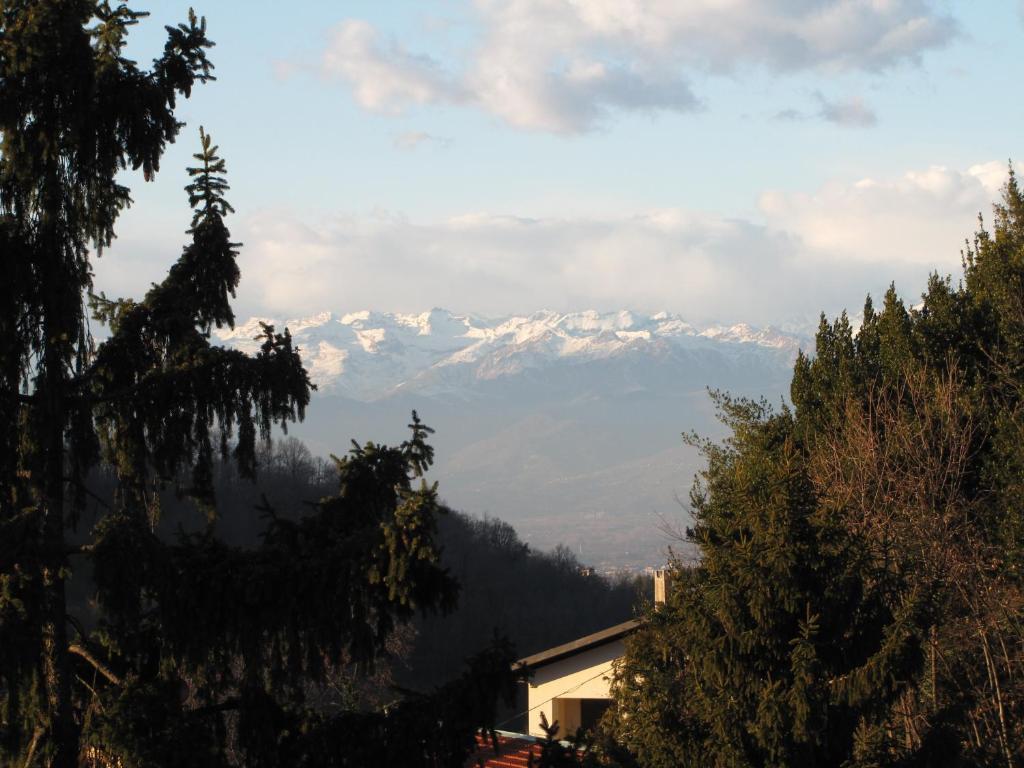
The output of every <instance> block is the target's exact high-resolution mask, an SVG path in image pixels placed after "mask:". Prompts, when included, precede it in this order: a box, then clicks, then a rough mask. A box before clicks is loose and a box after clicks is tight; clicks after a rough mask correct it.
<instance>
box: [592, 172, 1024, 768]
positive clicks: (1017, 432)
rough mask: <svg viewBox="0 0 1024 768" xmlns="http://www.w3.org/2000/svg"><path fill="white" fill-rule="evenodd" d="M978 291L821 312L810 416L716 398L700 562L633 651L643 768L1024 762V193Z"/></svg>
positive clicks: (805, 410)
mask: <svg viewBox="0 0 1024 768" xmlns="http://www.w3.org/2000/svg"><path fill="white" fill-rule="evenodd" d="M989 226H990V227H991V228H983V229H981V230H980V231H979V232H978V233H977V234H976V236H975V238H974V240H973V242H972V243H971V244H970V246H969V248H968V249H967V250H966V251H965V254H964V273H963V276H962V278H961V279H960V280H958V281H956V282H954V281H953V280H952V279H949V278H946V279H943V278H941V277H939V276H938V275H933V277H932V278H931V280H930V281H929V283H928V286H927V290H926V291H925V293H924V295H923V301H922V302H921V304H920V305H918V306H915V307H913V308H908V307H907V306H906V304H905V303H904V302H903V301H902V300H901V298H900V297H899V295H898V294H897V292H896V290H895V288H891V289H890V290H889V291H888V293H887V294H886V295H885V297H884V299H883V301H882V303H881V307H879V308H876V307H875V306H874V304H873V303H872V301H871V300H870V299H868V301H867V303H866V305H865V307H864V312H863V322H862V323H861V325H860V328H859V329H855V328H854V327H853V326H852V325H851V323H850V322H849V320H848V318H847V316H846V315H845V314H844V315H842V316H841V317H839V318H837V319H836V320H834V321H832V322H829V321H827V320H826V319H825V318H824V317H823V318H822V322H821V327H820V330H819V331H818V335H817V342H816V349H815V352H814V354H813V355H801V357H800V358H799V360H798V361H797V364H796V368H795V371H794V374H793V380H792V390H791V393H792V404H793V405H792V407H779V408H773V407H770V406H769V405H768V404H766V403H764V402H751V401H746V400H741V399H733V398H730V397H728V396H726V395H721V396H719V397H718V398H717V403H718V406H719V408H720V411H721V415H722V419H723V420H724V422H725V424H726V425H727V427H728V428H729V430H730V437H729V438H728V439H727V440H726V441H725V442H724V443H717V442H712V441H701V440H695V442H696V443H697V444H698V445H699V446H700V447H701V448H702V450H703V452H704V455H705V458H706V460H707V466H706V469H705V470H704V471H703V472H702V473H701V476H700V478H699V480H700V482H699V483H698V484H697V486H696V487H695V489H694V491H693V494H692V498H691V500H692V506H693V511H694V517H695V525H694V527H693V529H692V530H691V531H690V533H689V538H690V540H691V541H692V542H693V543H694V544H695V545H697V546H698V547H699V549H700V553H701V561H700V564H699V567H697V568H695V569H683V568H680V569H679V570H678V572H677V574H676V576H677V588H676V589H675V590H674V592H673V594H672V596H671V600H670V603H669V605H668V606H667V608H666V609H665V610H661V611H657V612H653V613H652V614H650V616H649V623H648V625H647V628H646V629H645V631H643V632H641V633H639V634H638V635H637V636H636V637H635V638H633V639H632V640H631V641H630V643H629V649H628V653H627V658H626V662H625V664H624V665H623V667H622V668H621V669H620V670H619V673H618V676H617V681H616V696H617V699H618V706H619V712H620V713H621V715H622V716H621V717H619V718H615V717H613V718H611V719H610V720H609V722H608V724H609V725H610V727H611V729H612V730H613V731H614V733H615V738H617V739H619V740H620V742H621V743H623V744H625V745H627V746H628V747H629V749H630V750H631V752H632V753H633V756H634V757H635V758H636V759H637V760H638V761H639V764H640V765H643V766H652V767H657V766H665V767H666V768H667V767H668V766H679V765H687V766H695V767H696V766H706V765H716V766H736V767H737V768H739V767H740V766H768V765H778V766H797V765H799V766H837V765H844V766H850V767H851V768H853V767H855V766H856V767H858V768H868V767H869V766H976V765H985V766H997V765H998V766H1006V768H1013V766H1020V765H1022V764H1024V584H1022V571H1021V566H1022V563H1024V524H1022V521H1024V506H1022V499H1024V493H1022V490H1024V486H1022V478H1024V194H1022V191H1021V189H1020V186H1019V184H1018V181H1017V179H1016V178H1015V176H1014V175H1013V173H1012V171H1011V173H1010V175H1009V180H1008V182H1007V184H1006V186H1005V189H1004V196H1003V200H1002V202H1001V203H1000V204H999V205H997V206H996V207H995V211H994V216H993V221H992V223H991V225H989Z"/></svg>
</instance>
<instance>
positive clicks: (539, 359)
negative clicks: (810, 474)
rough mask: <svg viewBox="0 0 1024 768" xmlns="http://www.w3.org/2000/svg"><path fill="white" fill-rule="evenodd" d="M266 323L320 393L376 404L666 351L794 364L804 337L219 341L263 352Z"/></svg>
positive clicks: (329, 320)
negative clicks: (785, 359)
mask: <svg viewBox="0 0 1024 768" xmlns="http://www.w3.org/2000/svg"><path fill="white" fill-rule="evenodd" d="M260 323H270V324H273V325H275V326H276V327H277V328H278V329H281V328H283V327H285V326H287V327H288V328H289V330H290V331H291V334H292V336H293V338H294V339H295V343H296V344H297V346H299V348H300V350H301V353H302V355H303V359H304V362H305V363H306V365H307V367H308V368H309V371H310V376H311V377H312V378H313V380H314V382H316V384H317V385H318V386H319V388H320V390H321V391H324V392H328V393H334V394H341V395H345V396H348V397H352V398H355V399H358V400H376V399H379V398H381V397H386V396H387V395H389V394H391V393H393V392H395V391H396V390H397V389H398V388H399V387H401V389H402V391H412V390H416V391H423V392H425V393H426V392H436V391H438V390H443V391H459V390H460V389H463V388H465V387H466V386H471V385H472V382H473V381H489V380H494V379H497V378H501V377H503V376H510V375H515V374H517V373H521V372H522V371H524V370H526V369H539V368H543V367H545V366H550V365H562V364H573V363H582V362H586V361H596V360H607V359H612V358H615V357H616V356H619V355H625V354H631V355H635V354H644V353H648V354H650V355H652V356H653V355H662V354H665V352H666V350H672V349H676V350H705V351H706V350H715V351H717V352H719V353H721V354H725V355H728V356H736V355H740V354H782V355H784V356H787V355H788V356H795V354H796V350H797V349H798V347H799V345H800V344H801V342H804V341H805V339H802V338H801V337H799V336H795V335H793V334H788V333H784V332H782V331H779V330H777V329H774V328H753V327H751V326H749V325H747V324H746V323H737V324H735V325H731V326H724V325H712V326H704V327H699V326H695V325H692V324H690V323H688V322H686V321H685V320H683V319H682V317H680V316H678V315H674V314H671V313H669V312H658V313H657V314H654V315H643V314H641V313H636V312H631V311H627V310H622V311H618V312H597V311H594V310H586V311H582V312H570V313H560V312H555V311H552V310H542V311H538V312H534V313H533V314H530V315H519V316H512V317H504V318H500V319H497V320H484V319H480V318H476V317H470V316H468V315H460V314H455V313H452V312H449V311H447V310H444V309H439V308H434V309H431V310H430V311H428V312H422V313H419V314H398V313H394V314H393V313H387V312H374V311H370V310H362V311H358V312H349V313H345V314H335V313H332V312H320V313H317V314H315V315H311V316H309V317H306V318H299V319H295V320H288V321H286V322H285V323H280V322H278V321H276V320H273V319H268V318H252V319H250V320H248V321H246V322H245V323H242V324H240V325H238V326H236V327H235V328H234V329H220V330H218V331H215V334H216V335H217V336H218V337H219V338H220V340H221V341H222V342H223V343H224V344H226V345H228V346H232V347H236V348H239V349H243V350H245V351H247V352H254V351H256V349H257V348H258V346H259V343H258V342H257V341H255V340H254V337H256V336H257V335H258V334H259V332H260Z"/></svg>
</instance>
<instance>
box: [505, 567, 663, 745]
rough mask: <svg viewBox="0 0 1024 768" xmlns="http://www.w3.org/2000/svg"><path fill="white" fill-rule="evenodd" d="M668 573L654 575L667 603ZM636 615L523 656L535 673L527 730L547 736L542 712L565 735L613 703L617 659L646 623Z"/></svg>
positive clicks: (659, 597) (658, 598) (659, 596)
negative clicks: (629, 637) (626, 641)
mask: <svg viewBox="0 0 1024 768" xmlns="http://www.w3.org/2000/svg"><path fill="white" fill-rule="evenodd" d="M667 589H668V574H667V572H666V571H655V573H654V602H655V604H656V605H657V604H660V603H664V602H665V596H666V590H667ZM641 623H642V622H641V621H640V620H639V619H631V620H630V621H624V622H623V623H621V624H616V625H615V626H614V627H608V628H607V629H602V630H601V631H600V632H595V633H594V634H592V635H586V636H585V637H581V638H579V639H577V640H573V641H571V642H568V643H564V644H563V645H558V646H555V647H554V648H549V649H548V650H546V651H541V652H540V653H535V654H533V655H532V656H527V657H526V658H524V659H520V660H519V665H521V666H522V667H525V668H527V669H529V670H530V671H531V672H532V673H533V674H532V677H531V678H530V681H529V682H528V683H527V686H528V688H527V700H528V704H527V706H528V708H529V712H528V720H527V732H528V733H529V734H530V735H531V736H543V735H544V731H543V730H541V727H540V720H541V714H542V713H543V714H544V716H545V717H546V718H547V721H548V723H553V722H555V721H557V722H558V725H559V729H558V735H559V736H560V737H565V736H566V735H568V734H570V733H574V732H575V731H576V730H577V729H579V728H580V727H584V728H589V727H591V726H593V725H594V724H595V723H596V722H597V720H598V719H599V718H600V717H601V715H602V713H603V712H604V711H605V709H607V708H608V705H609V703H610V699H611V694H610V690H609V687H610V683H611V676H612V671H613V665H614V663H615V660H616V659H618V658H620V657H621V656H623V655H624V654H625V639H626V637H628V636H629V635H630V634H631V633H632V632H634V631H636V629H637V628H639V627H640V625H641Z"/></svg>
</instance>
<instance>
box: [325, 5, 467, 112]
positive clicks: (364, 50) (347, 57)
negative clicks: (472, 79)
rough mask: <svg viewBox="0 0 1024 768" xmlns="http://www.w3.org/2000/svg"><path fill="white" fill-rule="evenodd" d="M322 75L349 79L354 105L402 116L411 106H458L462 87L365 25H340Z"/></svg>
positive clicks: (434, 65) (426, 60)
mask: <svg viewBox="0 0 1024 768" xmlns="http://www.w3.org/2000/svg"><path fill="white" fill-rule="evenodd" d="M322 69H323V72H324V73H325V74H326V75H328V76H331V77H340V78H343V79H345V80H348V81H349V82H350V83H351V85H352V90H353V94H354V96H355V99H356V101H357V102H358V103H359V104H360V105H361V106H362V107H364V108H366V109H368V110H370V111H373V112H382V113H386V114H399V113H401V112H402V111H403V110H404V109H405V108H406V107H407V106H408V105H409V104H430V103H437V102H458V101H461V100H462V99H463V98H464V94H463V92H462V90H461V88H460V87H459V86H458V84H456V83H455V82H453V81H452V80H451V79H450V78H449V77H448V76H447V75H446V74H445V73H444V72H443V71H442V69H441V67H440V65H439V64H438V63H437V62H436V61H434V60H433V59H431V58H430V57H429V56H423V55H416V54H412V53H409V52H408V51H406V50H405V49H404V48H403V47H402V46H400V45H398V44H397V43H394V42H391V43H389V44H384V43H383V42H382V41H381V40H380V36H379V35H378V34H377V31H376V30H375V29H374V28H373V27H372V26H371V25H370V24H368V23H367V22H365V21H356V20H350V21H346V22H344V23H342V24H339V25H338V26H337V27H336V28H335V29H334V31H333V33H332V35H331V40H330V43H329V45H328V47H327V51H326V52H325V53H324V56H323V60H322Z"/></svg>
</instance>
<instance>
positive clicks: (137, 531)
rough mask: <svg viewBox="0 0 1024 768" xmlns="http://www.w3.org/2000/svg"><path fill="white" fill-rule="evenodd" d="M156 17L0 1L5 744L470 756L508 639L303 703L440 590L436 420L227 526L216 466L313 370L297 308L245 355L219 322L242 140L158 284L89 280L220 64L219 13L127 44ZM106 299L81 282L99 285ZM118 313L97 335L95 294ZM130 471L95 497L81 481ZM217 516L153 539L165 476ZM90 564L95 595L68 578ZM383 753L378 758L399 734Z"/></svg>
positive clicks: (302, 402)
mask: <svg viewBox="0 0 1024 768" xmlns="http://www.w3.org/2000/svg"><path fill="white" fill-rule="evenodd" d="M142 15H143V14H138V13H135V12H133V11H131V10H130V9H128V8H127V7H126V6H124V5H112V4H111V3H109V2H106V1H105V0H104V1H99V0H0V136H2V146H0V275H2V278H0V763H2V764H4V765H19V766H20V765H24V766H34V765H52V766H60V767H61V768H64V767H69V766H77V765H80V764H89V763H92V764H95V765H118V766H122V765H123V766H183V765H190V766H192V765H194V766H207V765H209V766H220V765H226V764H246V765H252V766H277V765H281V766H284V765H288V766H293V765H383V764H388V765H400V764H407V765H460V764H461V761H462V760H463V758H464V756H465V754H466V752H467V751H468V750H469V749H470V747H471V744H472V738H473V737H472V733H473V730H474V729H475V728H476V727H477V726H478V725H485V724H486V719H487V717H488V713H489V712H491V713H493V706H494V699H495V696H496V692H497V691H498V690H499V689H500V688H501V687H502V686H505V687H506V688H507V686H508V684H509V682H510V680H509V673H508V669H509V666H508V661H509V660H510V656H511V653H510V651H509V650H508V649H507V648H503V647H500V646H499V647H496V648H495V649H494V650H493V651H491V652H489V653H487V654H484V655H483V656H481V657H479V658H478V659H476V660H475V661H474V662H473V665H472V668H471V669H470V670H469V671H468V672H467V675H466V676H465V678H464V679H462V680H460V681H456V682H455V683H453V684H452V685H451V686H449V687H447V688H445V689H443V690H442V691H440V692H438V693H437V694H436V695H434V696H427V697H419V698H412V699H410V700H408V701H406V702H403V704H402V705H400V706H399V707H396V708H395V709H394V710H392V711H389V712H388V713H387V714H385V713H369V714H366V715H364V716H361V717H356V716H354V715H342V716H339V715H334V716H328V715H326V714H323V713H319V712H316V711H313V710H312V709H311V708H310V707H309V705H308V703H307V702H306V699H305V695H304V694H305V692H306V691H308V690H309V685H310V683H311V682H312V683H313V684H315V683H316V682H317V680H319V679H322V677H323V675H324V673H325V670H327V669H328V668H330V667H331V666H332V665H336V664H338V663H340V662H341V661H346V662H349V663H355V664H364V665H365V664H370V663H372V662H373V660H374V658H375V657H376V656H377V655H378V654H379V653H380V652H381V650H382V649H383V647H384V643H385V641H386V639H387V637H388V636H389V635H390V633H391V631H392V630H393V629H394V627H395V626H396V622H399V621H402V620H404V619H407V618H408V617H409V616H411V615H412V614H413V612H414V611H415V610H417V609H422V610H429V609H435V608H442V609H443V608H445V607H447V606H449V605H450V604H451V602H452V600H453V599H454V596H455V584H454V583H453V582H452V580H451V579H450V578H449V577H448V575H447V574H446V573H445V571H444V570H443V569H442V568H441V567H440V566H439V565H438V551H437V547H436V544H435V540H434V532H435V515H436V513H437V510H438V506H437V499H436V494H435V490H434V489H433V488H432V487H430V486H427V485H425V484H423V483H421V484H420V485H419V487H414V486H413V483H414V481H415V480H416V478H418V477H420V476H422V474H423V472H424V471H425V470H426V468H427V467H428V466H429V465H430V462H431V458H432V452H431V449H430V447H429V446H428V445H427V443H426V440H425V438H426V436H427V433H428V432H429V430H427V428H425V427H424V426H423V425H422V424H421V423H420V422H419V421H418V420H417V419H415V417H414V420H413V424H412V425H410V426H411V427H412V436H411V437H410V439H409V440H408V441H407V442H405V443H403V444H402V445H400V446H397V447H388V446H381V445H374V444H372V443H371V444H367V445H366V446H364V447H356V448H355V449H354V450H353V451H352V452H351V453H350V454H349V455H348V456H347V457H345V458H344V459H340V460H338V461H337V469H338V474H339V480H340V484H339V490H338V493H337V495H335V496H333V497H330V498H326V499H324V500H322V501H321V502H319V503H318V504H316V505H315V506H314V508H313V509H312V511H311V512H310V514H309V515H307V516H306V517H304V518H302V519H300V520H287V519H283V518H279V517H277V516H276V515H275V514H274V511H273V510H272V509H265V510H263V514H264V515H265V516H266V527H265V531H264V533H263V536H262V540H261V543H260V544H259V546H257V547H255V548H250V549H241V548H235V547H230V546H228V545H226V544H224V543H223V542H222V541H220V540H218V538H217V537H216V536H215V535H214V520H215V517H216V506H215V501H216V500H215V498H214V494H213V483H212V473H211V464H212V462H213V459H214V456H215V454H216V453H219V454H220V455H221V456H222V457H225V458H226V457H227V456H228V455H229V454H230V455H231V456H233V459H234V460H235V462H236V463H237V466H238V469H239V471H240V472H241V473H242V474H244V475H249V476H251V475H253V474H254V473H255V471H256V469H257V466H256V463H257V462H256V455H257V452H256V445H257V440H258V439H259V438H264V439H265V438H267V437H269V435H270V432H271V429H272V427H273V426H274V425H275V424H279V425H281V426H285V425H286V423H287V422H288V421H291V420H294V419H296V418H301V417H302V415H303V411H304V409H305V407H306V405H307V403H308V402H309V397H310V389H311V385H310V382H309V379H308V377H307V375H306V372H305V370H304V369H303V368H302V365H301V362H300V359H299V355H298V351H297V350H296V349H294V348H293V346H292V343H291V338H290V336H289V334H288V332H287V331H285V332H284V333H277V332H276V331H275V330H274V329H273V328H272V327H269V326H268V327H265V328H264V329H263V337H262V342H263V344H262V348H261V350H260V352H259V353H258V354H257V355H255V356H254V357H249V356H246V355H244V354H242V353H240V352H238V351H233V350H226V349H223V348H220V347H215V346H212V345H211V344H210V340H209V334H210V331H211V329H212V328H213V327H214V326H218V327H220V326H222V325H230V324H231V323H232V322H233V315H232V310H231V307H230V304H229V300H230V298H231V297H232V296H233V295H234V291H235V287H236V285H237V283H238V280H239V270H238V266H237V264H236V255H237V249H238V245H237V244H236V243H233V242H232V241H231V238H230V235H229V232H228V230H227V228H226V226H225V223H224V220H225V217H226V216H227V215H228V214H229V213H230V212H231V207H230V206H229V205H228V203H227V201H226V200H225V198H224V193H225V192H226V190H227V183H226V181H225V178H224V171H225V168H224V163H223V161H222V160H221V159H220V158H219V157H218V156H217V151H216V147H214V146H213V145H212V143H211V141H210V139H209V137H208V136H206V135H205V134H203V135H202V136H201V151H200V152H199V154H197V155H196V158H197V160H198V163H197V167H195V168H193V169H190V175H191V177H192V182H191V183H190V184H189V186H188V188H187V191H188V196H189V201H190V205H191V206H192V208H193V209H194V215H193V218H192V222H191V227H190V228H189V229H188V237H189V240H188V243H187V245H186V246H185V248H184V249H183V251H182V253H181V255H180V257H179V258H178V260H177V262H176V263H175V264H174V265H173V266H172V267H171V269H170V270H169V272H168V275H167V277H166V278H165V279H164V280H163V281H162V282H161V283H159V284H158V285H155V286H153V288H152V289H151V290H150V291H149V292H148V293H147V294H146V295H145V297H144V298H143V299H142V300H140V301H130V300H117V301H110V300H107V299H106V298H105V297H103V296H100V297H92V290H93V285H92V272H91V266H90V258H91V256H92V254H93V250H92V249H95V252H96V253H98V252H99V251H100V250H101V249H102V248H103V247H104V246H106V245H109V244H110V242H111V240H112V238H113V236H114V224H115V221H116V219H117V216H118V214H119V213H120V211H121V210H122V209H124V208H125V207H126V206H127V205H128V204H129V203H130V197H129V190H128V189H127V188H126V187H124V186H123V185H122V184H121V183H119V181H118V178H117V175H118V174H119V173H120V172H121V171H122V170H123V169H125V168H135V169H140V168H141V169H142V171H143V173H144V175H145V176H146V178H150V177H151V176H152V175H153V174H154V173H155V172H156V171H157V170H158V168H159V160H160V157H161V154H162V152H163V150H164V147H165V145H166V143H167V142H169V141H173V140H174V139H175V137H176V136H177V134H178V131H179V129H180V128H181V124H180V123H179V122H178V121H177V120H176V119H175V118H174V113H173V111H174V106H175V100H176V98H177V97H179V96H186V97H187V96H188V95H189V94H190V92H191V89H192V87H193V86H194V85H195V84H196V83H198V82H203V81H206V80H208V79H210V77H211V76H210V70H211V65H210V63H209V62H208V60H207V58H206V51H207V49H208V48H209V47H210V46H211V45H212V43H210V41H209V40H208V39H207V37H206V30H205V24H204V23H202V22H200V21H198V20H197V19H196V18H195V16H194V15H192V16H190V19H189V21H188V23H187V24H183V25H180V26H178V27H174V28H168V38H167V43H166V45H165V48H164V51H163V53H162V55H161V56H160V57H159V58H157V59H156V60H155V61H154V62H153V64H152V66H151V68H150V69H148V70H144V69H140V68H138V67H137V65H136V64H135V63H134V62H131V61H129V60H127V59H125V58H124V57H123V55H122V50H123V45H124V42H125V37H126V34H127V32H128V29H129V27H130V26H131V25H133V24H135V23H136V22H137V21H138V19H139V17H140V16H142ZM90 297H91V298H90ZM90 308H91V311H92V314H93V316H94V318H95V319H96V320H97V321H101V322H103V323H105V324H106V325H107V326H108V328H109V331H110V335H109V337H108V338H107V339H106V340H105V341H103V342H102V343H99V344H97V343H95V341H94V340H93V338H92V336H91V334H90V330H89V321H88V316H89V310H90ZM100 462H106V463H108V464H109V465H111V466H112V467H113V468H114V470H115V472H116V476H117V482H118V489H117V493H116V497H115V501H114V503H113V504H111V505H109V506H108V507H104V508H103V509H102V511H101V513H100V514H98V515H97V516H96V517H93V516H87V515H83V511H84V509H85V506H86V500H87V498H88V493H89V491H88V489H87V486H86V482H85V480H86V476H87V473H88V472H89V470H90V469H91V468H93V467H95V466H96V465H97V464H98V463H100ZM172 483H173V484H177V485H178V486H179V491H180V492H181V493H183V494H186V495H187V496H189V497H191V498H192V499H193V500H194V501H195V502H196V503H197V504H198V505H200V506H201V507H202V508H203V509H204V510H206V512H207V513H208V515H209V520H210V525H209V527H208V529H207V530H204V531H201V532H198V533H192V534H189V535H185V534H182V535H181V536H180V537H179V538H178V540H176V541H173V542H167V541H165V540H162V539H160V538H159V537H157V536H156V534H155V528H156V526H157V523H158V521H159V516H160V507H159V498H160V496H159V491H160V490H161V489H162V488H164V487H165V486H167V485H168V484H172ZM89 578H91V579H93V580H94V582H93V583H94V584H95V601H94V603H95V605H94V610H93V612H92V615H91V616H90V617H88V618H86V617H83V616H76V615H73V613H72V612H71V611H69V608H68V602H67V597H66V594H65V592H66V590H65V585H66V583H67V581H68V580H69V579H77V580H79V581H81V580H86V579H89ZM382 756H383V757H382Z"/></svg>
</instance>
